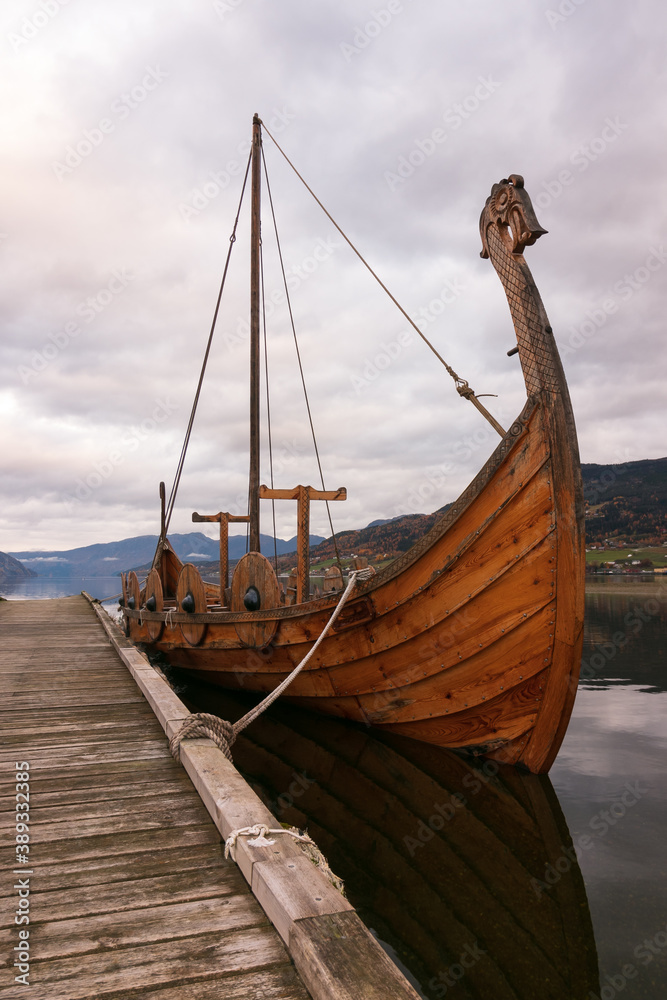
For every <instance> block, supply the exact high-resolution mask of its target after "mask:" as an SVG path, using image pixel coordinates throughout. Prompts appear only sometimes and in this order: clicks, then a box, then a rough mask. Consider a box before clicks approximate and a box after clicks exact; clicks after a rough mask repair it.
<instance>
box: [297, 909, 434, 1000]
mask: <svg viewBox="0 0 667 1000" xmlns="http://www.w3.org/2000/svg"><path fill="white" fill-rule="evenodd" d="M290 949H291V951H292V955H293V956H294V961H295V962H296V963H297V967H298V968H299V971H300V972H301V975H302V976H303V978H304V981H305V982H306V984H307V985H308V988H309V990H310V993H311V996H312V998H313V1000H361V998H363V1000H399V998H400V1000H406V998H408V997H412V998H414V1000H418V994H417V992H416V991H415V990H414V989H413V988H412V987H411V986H410V985H409V984H408V983H407V981H406V979H405V977H404V976H403V975H402V974H401V973H400V972H399V971H398V969H397V968H396V966H395V965H394V963H393V962H392V961H391V959H390V958H389V957H388V956H387V955H386V953H385V952H384V951H383V950H382V948H381V947H380V945H379V944H378V943H377V941H376V940H375V938H373V937H371V936H370V935H369V934H368V932H367V930H366V928H365V927H364V925H363V924H362V922H361V920H360V919H359V917H358V916H357V914H356V913H354V912H352V913H335V914H328V915H326V916H318V917H307V918H305V919H304V920H299V921H297V923H296V924H295V926H294V930H293V932H292V937H291V939H290ZM369 967H370V968H372V969H373V974H372V975H370V976H369V975H368V970H369ZM360 983H363V987H361V988H360ZM362 989H363V992H362Z"/></svg>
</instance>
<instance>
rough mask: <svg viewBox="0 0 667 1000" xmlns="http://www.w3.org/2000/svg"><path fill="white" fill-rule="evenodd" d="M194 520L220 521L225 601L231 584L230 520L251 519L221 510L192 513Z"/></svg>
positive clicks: (223, 597) (221, 592) (221, 601)
mask: <svg viewBox="0 0 667 1000" xmlns="http://www.w3.org/2000/svg"><path fill="white" fill-rule="evenodd" d="M192 520H193V521H219V522H220V603H221V604H222V605H224V603H225V590H226V589H227V587H228V585H229V549H228V542H229V531H228V529H227V525H228V524H229V522H230V521H232V522H235V521H249V520H250V518H249V517H248V515H247V514H227V513H225V512H224V511H220V513H219V514H197V512H196V511H195V513H194V514H193V515H192Z"/></svg>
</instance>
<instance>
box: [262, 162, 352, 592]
mask: <svg viewBox="0 0 667 1000" xmlns="http://www.w3.org/2000/svg"><path fill="white" fill-rule="evenodd" d="M262 163H263V165H264V177H265V178H266V191H267V194H268V196H269V205H270V206H271V218H272V220H273V231H274V232H275V234H276V245H277V248H278V258H279V260H280V270H281V272H282V276H283V285H284V288H285V297H286V299H287V309H288V312H289V318H290V324H291V326H292V336H293V337H294V346H295V348H296V357H297V361H298V362H299V372H300V373H301V385H302V386H303V395H304V397H305V400H306V410H307V412H308V422H309V424H310V433H311V435H312V438H313V447H314V448H315V458H316V459H317V468H318V469H319V473H320V482H321V484H322V490H323V491H325V490H326V486H325V485H324V473H323V472H322V463H321V461H320V452H319V449H318V447H317V439H316V437H315V427H314V425H313V417H312V413H311V411H310V400H309V399H308V390H307V388H306V377H305V375H304V372H303V365H302V364H301V352H300V350H299V341H298V340H297V336H296V327H295V325H294V314H293V312H292V301H291V299H290V295H289V287H288V285H287V275H286V273H285V263H284V261H283V251H282V247H281V245H280V237H279V236H278V224H277V222H276V213H275V210H274V208H273V198H272V196H271V185H270V184H269V173H268V170H267V169H266V159H265V158H264V149H262ZM324 502H325V505H326V508H327V516H328V518H329V527H330V528H331V537H332V538H333V544H334V552H335V554H336V562H337V564H338V569H339V570H340V572H341V576H342V575H343V567H342V565H341V561H340V554H339V552H338V539H337V538H336V532H335V531H334V526H333V519H332V517H331V507H330V506H329V501H328V500H325V501H324Z"/></svg>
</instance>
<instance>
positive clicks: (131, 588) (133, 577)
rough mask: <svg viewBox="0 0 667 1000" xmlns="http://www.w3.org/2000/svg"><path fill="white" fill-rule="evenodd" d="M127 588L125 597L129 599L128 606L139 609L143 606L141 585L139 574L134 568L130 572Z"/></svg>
mask: <svg viewBox="0 0 667 1000" xmlns="http://www.w3.org/2000/svg"><path fill="white" fill-rule="evenodd" d="M125 588H126V595H125V599H126V601H127V605H126V606H127V607H128V608H131V609H132V610H133V611H138V610H139V608H140V607H141V587H140V586H139V580H138V579H137V574H136V573H135V572H134V570H132V572H131V573H128V575H127V583H126V585H125Z"/></svg>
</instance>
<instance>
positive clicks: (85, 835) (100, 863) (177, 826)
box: [0, 597, 309, 1000]
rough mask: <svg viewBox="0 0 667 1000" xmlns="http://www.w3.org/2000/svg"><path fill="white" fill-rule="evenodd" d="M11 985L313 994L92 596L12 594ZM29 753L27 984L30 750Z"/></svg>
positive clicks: (5, 951) (4, 718) (6, 771)
mask: <svg viewBox="0 0 667 1000" xmlns="http://www.w3.org/2000/svg"><path fill="white" fill-rule="evenodd" d="M0 686H1V689H2V700H1V701H0V734H1V736H0V759H1V762H2V766H1V768H0V811H1V812H2V823H1V824H0V845H1V846H2V856H3V865H2V872H3V881H2V884H0V897H2V900H1V901H2V906H1V908H0V942H1V947H0V969H2V972H1V978H0V998H5V997H6V998H9V997H12V998H14V997H17V998H18V997H21V996H29V997H30V1000H92V998H98V997H99V998H104V1000H116V998H118V1000H120V998H121V997H122V998H123V1000H132V998H138V997H142V998H146V1000H148V998H150V1000H213V998H216V1000H252V998H255V997H258V998H260V997H261V998H262V1000H308V997H309V993H308V992H307V990H306V989H305V987H304V985H303V983H302V981H301V979H300V977H299V975H298V973H297V972H296V970H295V968H294V966H293V964H292V962H291V959H290V957H289V955H288V953H287V951H286V949H285V946H284V945H283V943H282V941H281V939H280V937H279V935H278V933H277V932H276V930H275V929H274V928H273V926H272V925H271V924H270V923H269V922H268V920H267V918H266V916H265V915H264V912H263V910H262V909H261V907H260V906H259V904H258V903H257V901H256V900H255V898H254V896H253V895H252V894H251V892H250V890H249V888H248V886H247V884H246V882H245V880H244V878H243V876H242V875H241V873H240V871H239V869H238V868H237V867H236V865H235V864H233V863H232V862H231V861H230V862H227V861H225V860H224V859H223V856H222V849H221V838H220V834H219V833H218V830H217V829H216V827H215V826H214V824H213V822H212V821H211V819H210V817H209V815H208V813H207V811H206V809H205V808H204V806H203V804H202V802H201V799H200V797H199V795H198V794H197V792H196V791H195V789H194V788H193V785H192V783H191V781H190V778H189V777H188V775H187V774H186V772H185V771H184V769H183V767H181V766H180V765H179V764H177V763H176V762H175V761H174V760H173V759H172V757H171V755H170V753H169V750H168V747H167V741H166V738H165V736H164V733H163V731H162V728H161V727H160V725H159V723H158V722H157V720H156V718H155V716H154V714H153V711H152V709H151V708H150V706H149V705H148V703H147V702H146V700H145V698H144V697H143V695H142V694H141V692H140V691H139V689H138V688H137V686H136V684H135V682H134V680H133V679H132V677H131V675H130V674H129V673H128V671H127V669H126V668H125V666H124V665H123V664H122V663H121V661H120V660H119V659H118V656H117V655H116V653H115V652H114V650H113V649H112V648H111V646H110V645H109V641H108V638H107V636H106V634H105V632H104V629H103V628H102V626H101V624H100V623H99V621H98V620H97V616H96V615H95V612H94V610H93V609H92V608H91V607H90V605H89V604H88V602H87V601H86V600H85V599H84V598H83V597H69V598H63V599H59V600H51V601H10V602H0ZM21 761H29V763H30V771H29V774H30V814H29V815H30V845H29V846H30V865H28V866H21V869H22V870H28V871H31V872H32V873H33V874H32V875H30V876H27V877H29V880H30V884H29V890H30V896H29V906H30V924H29V931H30V937H29V943H30V955H31V959H30V974H29V983H30V986H29V988H27V989H26V987H25V986H22V985H19V984H16V983H15V982H14V975H15V974H16V973H17V971H18V970H17V969H15V968H14V967H13V961H14V956H15V955H16V952H14V950H13V949H14V947H15V946H17V945H18V944H19V937H18V932H19V927H17V926H16V924H15V923H14V913H15V912H16V909H17V903H18V899H19V891H18V889H16V888H14V886H15V885H16V884H17V880H18V879H19V878H22V879H25V878H26V876H25V875H24V873H23V871H22V873H21V875H18V876H17V875H14V874H13V871H14V869H15V868H16V869H18V867H19V866H18V865H17V864H16V863H15V854H14V842H15V818H14V807H15V792H16V788H15V766H14V765H15V763H16V762H21Z"/></svg>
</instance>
